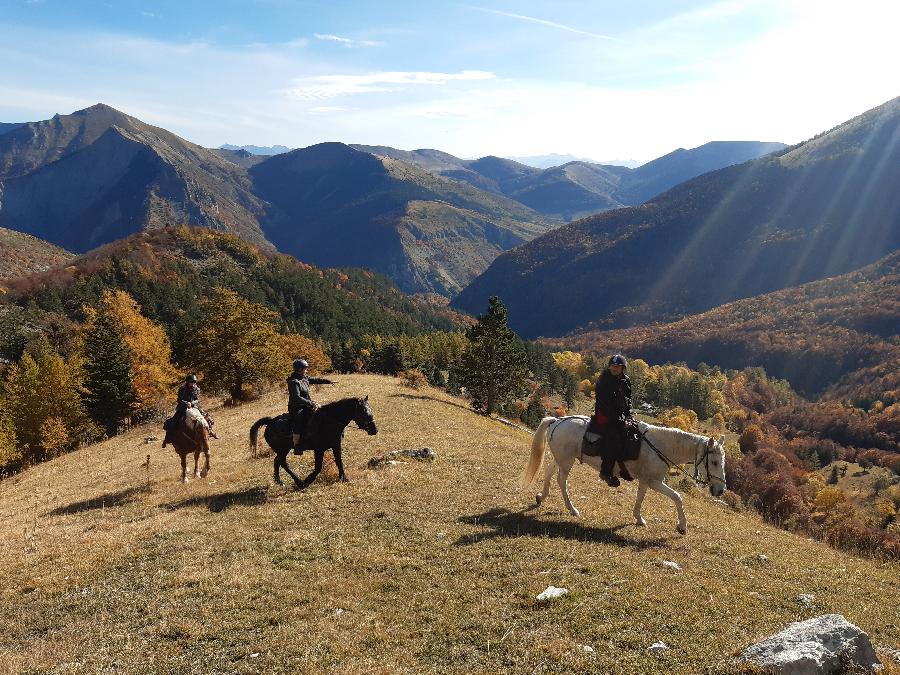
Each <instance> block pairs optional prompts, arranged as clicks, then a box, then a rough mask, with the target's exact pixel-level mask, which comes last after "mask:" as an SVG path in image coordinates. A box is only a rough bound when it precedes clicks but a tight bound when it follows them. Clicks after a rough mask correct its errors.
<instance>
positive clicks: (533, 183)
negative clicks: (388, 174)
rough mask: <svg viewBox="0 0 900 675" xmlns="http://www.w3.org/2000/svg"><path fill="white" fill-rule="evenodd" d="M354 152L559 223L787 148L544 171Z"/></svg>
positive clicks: (576, 164) (743, 145) (419, 154)
mask: <svg viewBox="0 0 900 675" xmlns="http://www.w3.org/2000/svg"><path fill="white" fill-rule="evenodd" d="M352 147H353V148H355V149H357V150H362V151H365V152H369V153H372V154H374V155H377V156H380V157H390V158H392V159H398V160H401V161H404V162H407V163H409V164H414V165H416V166H418V167H420V168H422V169H425V170H426V171H431V172H432V173H437V174H440V175H442V176H446V177H448V178H454V179H456V180H461V181H465V182H467V183H469V184H470V185H472V186H474V187H477V188H479V189H481V190H486V191H488V192H494V193H497V194H502V195H505V196H507V197H509V198H511V199H514V200H516V201H518V202H521V203H522V204H525V205H526V206H528V207H529V208H531V209H534V210H535V211H537V212H538V213H541V214H543V215H544V216H546V217H548V218H552V219H555V220H561V221H568V220H573V219H576V218H580V217H583V216H587V215H590V214H594V213H598V212H600V211H606V210H609V209H615V208H621V207H623V206H629V205H632V206H633V205H637V204H641V203H643V202H644V201H646V200H647V199H649V198H650V197H653V196H655V195H656V194H658V193H660V192H663V191H665V190H668V189H669V188H671V187H673V186H675V185H677V184H678V183H681V182H683V181H685V180H687V179H689V178H693V177H695V176H698V175H700V174H703V173H706V172H708V171H714V170H715V169H721V168H722V167H726V166H730V165H732V164H738V163H741V162H745V161H747V160H750V159H755V158H757V157H760V156H762V155H765V154H768V153H770V152H774V151H776V150H780V149H782V148H784V147H786V146H785V145H784V144H783V143H760V142H754V141H734V142H732V141H716V142H712V143H707V144H706V145H702V146H700V147H698V148H694V149H692V150H685V149H684V148H680V149H678V150H675V151H674V152H671V153H669V154H668V155H665V156H663V157H660V158H658V159H655V160H653V161H652V162H647V163H646V164H643V165H641V166H639V167H638V168H636V169H631V168H628V167H627V166H617V165H603V164H596V163H593V162H589V161H584V160H577V161H570V162H566V163H562V164H559V165H553V166H550V167H548V168H545V169H539V168H536V167H534V166H529V165H528V164H525V163H521V162H517V161H514V160H512V159H504V158H502V157H494V156H490V155H489V156H487V157H481V158H479V159H471V160H466V159H460V158H459V157H454V156H453V155H450V154H448V153H446V152H441V151H440V150H426V149H423V150H398V149H396V148H391V147H388V146H382V145H354V146H352Z"/></svg>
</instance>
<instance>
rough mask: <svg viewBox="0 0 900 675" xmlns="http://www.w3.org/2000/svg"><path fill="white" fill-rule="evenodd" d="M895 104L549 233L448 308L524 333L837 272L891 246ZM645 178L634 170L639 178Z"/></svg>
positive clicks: (680, 310) (683, 308)
mask: <svg viewBox="0 0 900 675" xmlns="http://www.w3.org/2000/svg"><path fill="white" fill-rule="evenodd" d="M898 134H900V99H894V100H892V101H889V102H888V103H885V104H884V105H882V106H879V107H878V108H875V109H873V110H871V111H869V112H867V113H865V114H863V115H861V116H859V117H857V118H854V119H853V120H850V121H849V122H846V123H845V124H842V125H840V126H838V127H836V128H835V129H832V130H831V131H829V132H826V133H824V134H822V135H820V136H818V137H816V138H814V139H812V140H810V141H807V142H806V143H802V144H800V145H797V146H793V147H791V148H787V149H785V150H782V151H780V152H777V153H775V154H772V155H768V156H765V157H762V158H760V159H757V160H753V161H750V162H747V163H744V164H740V165H736V166H731V167H727V168H724V169H721V170H719V171H715V172H711V173H707V174H704V175H702V176H700V177H698V178H695V179H693V180H691V181H688V182H686V183H682V184H681V185H678V186H677V187H675V188H673V189H671V190H669V191H668V192H666V193H664V194H662V195H660V196H659V197H657V198H656V199H654V200H653V201H651V202H648V203H646V204H644V205H643V206H640V207H635V208H625V209H618V210H615V211H609V212H606V213H602V214H600V215H596V216H592V217H590V218H585V219H583V220H580V221H577V222H575V223H571V224H569V225H566V226H564V227H562V228H559V229H557V230H554V231H552V232H550V233H548V234H547V235H545V236H543V237H540V238H539V239H537V240H535V241H532V242H530V243H528V244H527V245H524V246H521V247H519V248H517V249H516V250H514V251H512V252H510V253H507V254H505V255H503V256H501V257H500V258H498V259H497V260H496V261H495V262H494V263H493V264H492V265H491V267H490V268H489V269H488V270H487V271H486V272H485V273H484V274H483V275H482V276H480V277H479V278H478V279H476V280H475V281H474V282H473V283H472V284H471V285H470V286H469V287H468V288H466V289H465V291H463V292H462V293H461V294H460V295H459V296H458V297H457V298H456V299H455V300H454V303H455V305H456V306H458V307H460V308H462V309H465V310H468V311H478V310H479V309H480V308H481V307H483V306H484V304H485V303H486V301H487V298H488V296H490V295H499V296H500V297H501V298H503V300H504V301H505V302H507V305H508V307H509V311H510V323H511V325H512V326H513V327H514V328H516V329H517V330H518V331H520V332H521V334H523V335H524V336H528V337H530V336H535V335H546V336H550V335H561V334H563V333H567V332H570V331H572V330H574V329H576V328H578V327H580V326H585V325H587V324H588V323H590V322H602V323H601V324H599V325H598V327H599V326H605V327H621V326H627V325H632V324H636V323H645V322H647V321H654V320H657V321H658V320H666V319H671V318H675V317H678V316H683V315H685V314H689V313H694V312H699V311H704V310H706V309H709V308H711V307H714V306H716V305H720V304H722V303H725V302H728V301H730V300H735V299H737V298H742V297H749V296H753V295H758V294H762V293H767V292H770V291H774V290H777V289H780V288H786V287H790V286H795V285H797V284H800V283H803V282H806V281H812V280H815V279H822V278H825V277H828V276H833V275H836V274H842V273H846V272H849V271H851V270H854V269H857V268H860V267H862V266H863V265H866V264H869V263H871V262H873V261H875V260H877V259H879V258H881V257H882V256H884V255H886V254H888V253H890V252H892V251H894V250H896V249H897V248H898V247H900V191H898V190H897V185H898V184H900V144H898V143H897V138H898ZM642 168H643V167H642Z"/></svg>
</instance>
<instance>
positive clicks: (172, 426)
mask: <svg viewBox="0 0 900 675" xmlns="http://www.w3.org/2000/svg"><path fill="white" fill-rule="evenodd" d="M188 408H196V409H197V410H200V387H199V386H198V385H197V376H196V375H193V374H191V375H188V376H187V377H185V378H184V384H182V385H181V386H180V387H179V388H178V403H177V405H176V406H175V414H174V415H173V416H172V417H171V418H170V419H169V420H167V421H166V423H165V424H164V425H163V429H165V430H166V437H165V438H164V439H163V444H162V446H163V447H166V444H168V443H171V442H172V439H171V438H170V436H169V434H170V433H171V432H173V431H175V430H176V429H178V427H179V425H180V424H181V423H182V422H183V421H184V416H185V413H186V412H187V410H188ZM201 412H202V411H201ZM203 417H205V418H206V422H207V424H208V425H209V435H210V436H211V437H212V438H218V436H216V434H215V433H214V432H213V430H212V419H211V418H210V417H209V415H207V414H206V413H203Z"/></svg>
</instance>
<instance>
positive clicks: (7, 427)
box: [0, 415, 22, 469]
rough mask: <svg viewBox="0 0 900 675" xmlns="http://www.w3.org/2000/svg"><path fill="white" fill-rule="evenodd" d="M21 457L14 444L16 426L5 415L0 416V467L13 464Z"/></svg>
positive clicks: (19, 460) (17, 462) (18, 461)
mask: <svg viewBox="0 0 900 675" xmlns="http://www.w3.org/2000/svg"><path fill="white" fill-rule="evenodd" d="M21 459H22V451H21V450H20V449H19V447H18V445H17V444H16V427H15V425H14V424H13V423H12V420H10V419H9V417H7V416H5V415H4V416H2V417H0V469H3V468H4V467H7V466H15V465H16V464H19V463H20V462H21Z"/></svg>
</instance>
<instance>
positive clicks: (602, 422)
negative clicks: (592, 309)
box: [592, 354, 631, 487]
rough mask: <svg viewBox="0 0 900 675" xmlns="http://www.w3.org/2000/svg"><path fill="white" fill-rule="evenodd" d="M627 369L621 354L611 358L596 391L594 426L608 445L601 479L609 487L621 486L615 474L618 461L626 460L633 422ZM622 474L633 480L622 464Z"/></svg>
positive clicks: (601, 467) (623, 476)
mask: <svg viewBox="0 0 900 675" xmlns="http://www.w3.org/2000/svg"><path fill="white" fill-rule="evenodd" d="M627 367H628V362H627V361H626V360H625V357H624V356H622V355H621V354H616V355H615V356H613V357H611V358H610V359H609V366H608V367H607V369H606V370H604V371H603V374H602V375H600V379H598V380H597V386H596V388H595V390H594V396H595V400H594V417H593V419H592V422H593V426H594V427H595V428H597V429H598V430H599V431H600V433H602V434H603V436H605V437H606V439H607V441H606V442H607V444H608V445H607V452H606V454H605V456H604V457H603V461H602V462H601V464H600V478H601V479H602V480H604V481H606V484H607V485H609V486H610V487H618V486H619V479H618V478H616V477H615V476H613V475H612V470H613V466H614V465H615V463H616V461H618V460H620V459H621V458H622V457H623V456H624V450H625V423H626V421H627V420H630V419H631V380H629V379H628V376H627V375H626V374H625V369H626V368H627ZM619 473H620V475H621V476H622V478H624V479H625V480H631V476H630V475H629V473H628V470H627V469H626V468H625V466H624V465H623V464H621V463H620V464H619Z"/></svg>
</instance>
